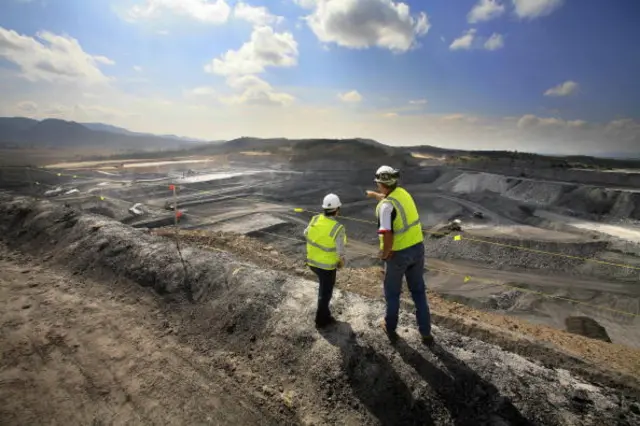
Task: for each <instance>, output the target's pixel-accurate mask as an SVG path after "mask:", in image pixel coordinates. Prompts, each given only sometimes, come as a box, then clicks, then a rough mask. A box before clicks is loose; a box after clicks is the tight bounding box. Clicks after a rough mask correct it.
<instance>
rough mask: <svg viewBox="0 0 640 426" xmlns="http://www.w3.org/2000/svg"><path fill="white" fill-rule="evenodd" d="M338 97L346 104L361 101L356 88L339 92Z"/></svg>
mask: <svg viewBox="0 0 640 426" xmlns="http://www.w3.org/2000/svg"><path fill="white" fill-rule="evenodd" d="M338 98H339V99H340V100H341V101H342V102H345V103H348V104H357V103H359V102H362V95H361V94H360V93H358V91H357V90H352V91H350V92H345V93H339V94H338Z"/></svg>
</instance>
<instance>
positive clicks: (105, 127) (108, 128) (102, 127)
mask: <svg viewBox="0 0 640 426" xmlns="http://www.w3.org/2000/svg"><path fill="white" fill-rule="evenodd" d="M79 124H82V125H83V126H85V127H88V128H89V129H91V130H97V131H100V132H111V133H117V134H120V135H129V136H153V137H160V138H164V139H174V140H177V141H183V142H200V143H202V142H208V141H206V140H204V139H195V138H187V137H184V136H176V135H154V134H153V133H140V132H132V131H131V130H127V129H125V128H123V127H117V126H112V125H111V124H104V123H79Z"/></svg>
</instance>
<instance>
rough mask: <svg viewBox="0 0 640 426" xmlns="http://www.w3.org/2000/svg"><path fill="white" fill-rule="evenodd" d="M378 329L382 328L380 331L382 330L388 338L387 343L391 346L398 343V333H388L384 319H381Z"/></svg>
mask: <svg viewBox="0 0 640 426" xmlns="http://www.w3.org/2000/svg"><path fill="white" fill-rule="evenodd" d="M380 327H382V329H383V330H384V332H385V334H386V335H387V337H388V338H389V341H390V342H391V343H392V344H393V343H396V342H397V341H398V338H399V336H398V333H396V332H395V330H394V331H390V330H389V329H388V328H387V322H386V321H385V320H384V318H383V319H382V321H380Z"/></svg>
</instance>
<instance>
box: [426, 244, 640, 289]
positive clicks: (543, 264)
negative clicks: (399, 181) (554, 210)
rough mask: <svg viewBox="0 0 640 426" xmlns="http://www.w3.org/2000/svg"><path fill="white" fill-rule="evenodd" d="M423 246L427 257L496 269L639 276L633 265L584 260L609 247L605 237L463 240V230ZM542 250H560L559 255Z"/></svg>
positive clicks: (627, 278)
mask: <svg viewBox="0 0 640 426" xmlns="http://www.w3.org/2000/svg"><path fill="white" fill-rule="evenodd" d="M470 238H473V237H470ZM425 247H426V253H427V256H430V257H435V258H439V259H466V260H473V261H476V262H480V263H483V264H487V265H492V266H493V267H495V268H499V269H513V268H516V269H518V268H525V269H526V268H529V269H535V270H536V272H540V273H557V272H561V273H564V274H573V275H578V276H592V277H599V278H606V279H615V280H620V281H629V282H637V281H638V277H639V275H638V270H637V269H634V268H626V267H621V266H614V265H609V264H606V263H598V262H597V261H596V262H593V261H588V260H585V259H595V260H597V259H600V258H601V255H602V253H603V252H606V251H607V249H608V248H609V243H608V242H604V241H603V242H589V243H563V242H546V241H532V240H520V239H509V238H474V239H473V240H472V241H471V240H470V241H465V236H464V234H463V235H462V240H460V241H455V240H454V239H453V238H452V236H447V237H443V238H428V239H427V244H426V245H425ZM545 253H560V254H562V256H554V255H552V254H545ZM611 263H616V262H615V261H611ZM632 266H635V265H632Z"/></svg>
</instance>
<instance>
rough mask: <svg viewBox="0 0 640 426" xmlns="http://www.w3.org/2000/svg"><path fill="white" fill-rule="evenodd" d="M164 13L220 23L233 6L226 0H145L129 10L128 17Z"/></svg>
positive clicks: (139, 17) (224, 20)
mask: <svg viewBox="0 0 640 426" xmlns="http://www.w3.org/2000/svg"><path fill="white" fill-rule="evenodd" d="M163 13H169V14H173V15H180V16H185V17H188V18H190V19H194V20H197V21H201V22H205V23H209V24H215V25H220V24H224V23H225V22H227V20H228V19H229V15H230V14H231V7H230V6H229V5H228V4H227V2H226V1H225V0H216V1H209V0H145V1H144V2H142V3H141V4H137V5H135V6H133V7H132V8H131V9H130V10H129V12H128V18H129V19H131V20H134V21H135V20H141V19H154V18H158V17H160V16H162V14H163Z"/></svg>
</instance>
